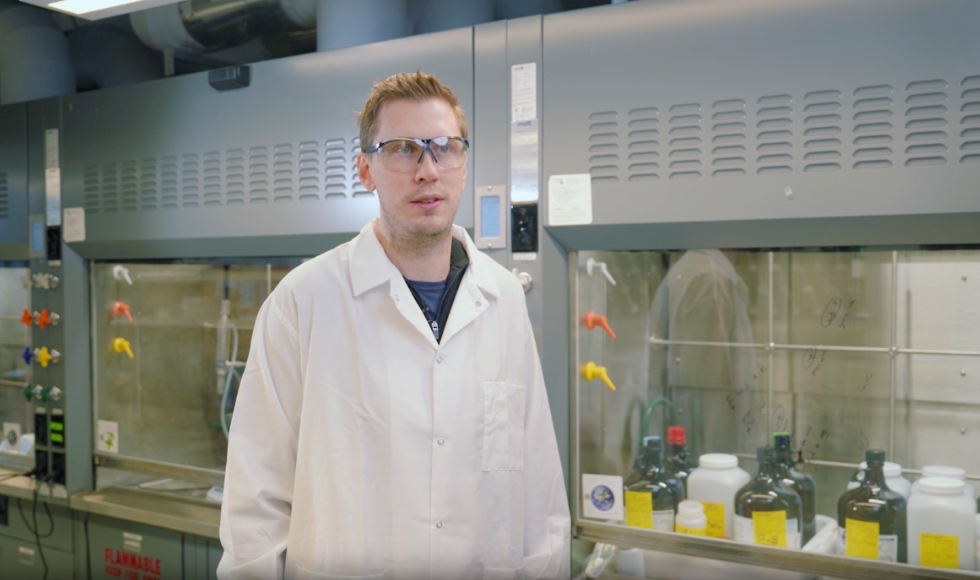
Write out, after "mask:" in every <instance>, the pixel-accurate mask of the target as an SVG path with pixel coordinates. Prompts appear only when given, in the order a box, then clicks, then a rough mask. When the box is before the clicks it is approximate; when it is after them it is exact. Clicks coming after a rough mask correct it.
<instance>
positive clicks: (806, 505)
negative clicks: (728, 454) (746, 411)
mask: <svg viewBox="0 0 980 580" xmlns="http://www.w3.org/2000/svg"><path fill="white" fill-rule="evenodd" d="M773 444H774V446H775V447H776V468H775V472H776V473H775V475H776V477H778V478H779V479H781V480H783V483H784V484H785V485H787V486H789V487H791V488H792V489H793V491H795V492H796V493H797V494H799V496H800V499H801V500H803V539H802V541H801V544H802V545H804V546H805V545H806V543H807V542H809V541H810V539H811V538H812V537H813V536H815V535H816V534H817V482H816V481H814V479H813V476H811V475H810V474H809V473H803V472H802V471H800V470H798V469H796V460H795V459H793V449H792V448H791V447H790V435H789V433H775V434H774V435H773Z"/></svg>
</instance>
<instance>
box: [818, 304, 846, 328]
mask: <svg viewBox="0 0 980 580" xmlns="http://www.w3.org/2000/svg"><path fill="white" fill-rule="evenodd" d="M852 308H854V301H853V300H851V301H849V302H848V303H847V308H844V300H843V299H842V298H841V297H840V296H835V297H833V298H831V299H830V302H828V303H827V306H825V307H824V309H823V314H821V315H820V326H822V327H824V328H828V327H829V326H830V325H831V324H833V323H834V321H837V320H838V317H839V318H840V321H839V323H838V324H837V328H840V329H841V330H844V329H846V328H847V317H848V316H850V314H851V309H852ZM842 309H843V310H844V314H843V315H842V314H841V310H842Z"/></svg>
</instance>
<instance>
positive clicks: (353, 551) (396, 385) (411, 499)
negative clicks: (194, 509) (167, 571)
mask: <svg viewBox="0 0 980 580" xmlns="http://www.w3.org/2000/svg"><path fill="white" fill-rule="evenodd" d="M358 121H359V122H360V138H361V147H362V152H361V153H359V154H358V156H357V168H358V175H359V176H360V180H361V183H362V184H363V185H364V186H365V187H367V188H368V189H371V190H376V191H377V194H378V199H379V201H380V204H381V217H380V218H379V219H377V220H375V221H373V222H372V223H370V224H368V225H367V226H366V227H365V228H364V229H363V230H361V233H360V234H359V235H358V236H357V237H356V238H354V240H352V241H351V242H349V243H347V244H344V245H342V246H340V247H338V248H336V249H334V250H332V251H329V252H327V253H325V254H322V255H320V256H319V257H317V258H315V259H313V260H310V261H309V262H307V263H305V264H303V265H302V266H300V267H299V268H297V269H296V270H294V271H293V272H291V273H290V274H289V275H288V276H287V277H286V278H285V279H283V281H282V283H281V284H280V285H279V286H278V287H277V288H276V290H275V292H273V293H272V295H271V296H270V297H269V299H268V300H266V302H265V304H264V305H263V307H262V310H261V312H260V313H259V315H258V318H257V320H256V324H255V333H254V334H253V338H252V346H251V352H250V353H249V358H248V366H247V367H246V369H245V373H244V376H243V378H242V386H241V390H240V393H239V395H238V400H237V403H236V410H235V419H234V422H233V425H232V428H231V436H230V440H229V443H228V466H227V472H226V478H225V488H224V495H225V497H224V503H223V505H222V511H221V543H222V545H223V546H224V548H225V554H224V557H223V558H222V560H221V564H220V566H219V574H218V575H219V577H220V578H223V579H238V578H256V579H263V580H265V579H269V578H289V579H292V578H301V579H306V578H323V579H326V578H377V579H380V578H385V579H403V578H404V579H407V580H414V579H422V578H424V579H427V580H443V579H445V580H457V579H469V578H472V579H481V578H482V579H508V580H510V579H518V580H519V579H524V578H528V579H530V578H568V576H569V566H570V537H569V534H570V519H569V514H568V504H567V498H566V494H565V487H564V479H563V477H562V472H561V465H560V463H559V459H558V449H557V444H556V441H555V434H554V427H553V425H552V421H551V413H550V411H549V408H548V399H547V394H546V392H545V387H544V381H543V378H542V375H541V365H540V361H539V360H538V355H537V351H536V347H535V343H534V337H533V334H532V332H531V326H530V323H529V321H528V316H527V309H526V306H525V303H524V295H523V292H522V291H521V287H520V285H519V283H518V281H517V279H516V278H515V277H514V276H513V275H512V274H510V273H509V272H507V271H506V270H505V269H504V268H502V267H500V266H499V265H497V264H496V263H495V262H494V261H493V260H491V259H489V258H488V257H486V256H484V255H483V254H481V253H480V252H479V251H477V249H476V247H475V246H474V245H473V242H472V240H470V238H469V236H468V235H467V234H466V232H465V230H463V229H462V228H460V227H458V226H454V225H453V224H452V220H453V217H454V216H455V214H456V209H457V208H458V207H459V200H460V196H461V195H462V191H463V185H464V183H465V181H466V166H465V161H466V150H467V147H468V143H467V141H466V134H467V133H466V118H465V117H464V115H463V112H462V109H461V108H460V106H459V103H458V101H457V100H456V97H455V96H454V95H453V94H452V92H451V91H450V90H449V89H448V88H446V87H445V86H443V85H442V84H440V83H439V81H438V80H437V79H436V78H435V77H433V76H431V75H426V74H423V73H421V72H417V73H414V74H398V75H394V76H392V77H390V78H388V79H385V80H382V81H379V82H377V83H376V84H375V85H374V87H373V89H372V92H371V96H370V97H369V98H368V101H367V104H366V105H365V107H364V110H363V111H362V112H361V113H360V115H359V116H358Z"/></svg>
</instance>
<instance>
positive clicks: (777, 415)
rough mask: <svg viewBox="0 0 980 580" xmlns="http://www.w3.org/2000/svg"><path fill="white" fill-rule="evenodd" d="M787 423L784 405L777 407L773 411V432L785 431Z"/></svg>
mask: <svg viewBox="0 0 980 580" xmlns="http://www.w3.org/2000/svg"><path fill="white" fill-rule="evenodd" d="M787 423H788V421H787V420H786V409H784V408H783V406H782V405H776V408H775V409H773V410H772V427H773V431H785V430H786V427H787Z"/></svg>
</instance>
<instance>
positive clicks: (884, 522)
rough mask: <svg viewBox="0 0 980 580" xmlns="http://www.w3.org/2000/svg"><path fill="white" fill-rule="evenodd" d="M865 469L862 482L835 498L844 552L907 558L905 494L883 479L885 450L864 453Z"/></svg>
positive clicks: (873, 557) (883, 558)
mask: <svg viewBox="0 0 980 580" xmlns="http://www.w3.org/2000/svg"><path fill="white" fill-rule="evenodd" d="M865 456H866V459H867V462H868V469H867V471H866V472H865V476H864V481H862V482H861V486H860V487H858V488H855V489H852V490H849V491H846V492H844V495H842V496H840V500H838V502H837V522H838V524H839V525H840V527H842V528H844V536H843V538H842V540H841V541H842V542H843V543H844V554H845V555H847V556H852V557H855V558H867V559H869V560H881V561H882V562H903V563H904V562H906V561H907V560H906V546H907V541H908V538H907V534H906V519H905V498H903V497H902V496H901V494H899V493H898V492H896V491H892V490H890V489H888V485H887V484H886V483H885V472H884V466H885V452H884V451H872V450H869V451H867V452H866V454H865Z"/></svg>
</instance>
